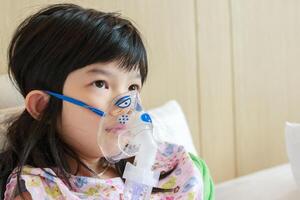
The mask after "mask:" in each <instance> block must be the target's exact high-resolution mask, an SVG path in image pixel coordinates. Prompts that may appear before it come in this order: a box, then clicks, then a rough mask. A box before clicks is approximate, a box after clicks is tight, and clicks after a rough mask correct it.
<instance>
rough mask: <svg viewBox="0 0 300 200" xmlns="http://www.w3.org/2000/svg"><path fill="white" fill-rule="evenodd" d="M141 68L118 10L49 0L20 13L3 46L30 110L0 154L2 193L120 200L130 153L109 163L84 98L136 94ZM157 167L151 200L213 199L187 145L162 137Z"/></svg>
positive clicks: (93, 101) (101, 101) (143, 61)
mask: <svg viewBox="0 0 300 200" xmlns="http://www.w3.org/2000/svg"><path fill="white" fill-rule="evenodd" d="M147 72H148V64H147V55H146V50H145V47H144V45H143V42H142V40H141V37H140V34H139V32H138V30H137V29H136V28H135V27H134V26H133V25H132V23H131V22H129V21H128V20H126V19H123V18H121V17H120V16H119V15H118V14H115V13H104V12H100V11H96V10H93V9H84V8H82V7H80V6H77V5H74V4H55V5H51V6H48V7H46V8H44V9H42V10H40V11H39V12H37V13H36V14H34V15H32V16H30V17H28V18H27V19H25V20H24V21H23V22H22V23H21V24H20V25H19V27H18V28H17V30H16V32H15V34H14V36H13V38H12V41H11V43H10V46H9V75H10V77H11V79H13V80H14V83H15V84H16V86H17V88H18V89H19V91H20V93H21V94H22V95H23V96H24V98H25V107H26V109H25V110H24V111H23V112H22V113H21V115H20V116H18V117H17V118H16V119H14V120H13V121H12V122H11V124H10V126H9V128H8V131H7V143H6V146H5V149H4V151H3V152H2V153H1V154H0V175H1V182H0V185H1V192H0V194H1V198H2V199H122V198H123V197H122V192H123V187H124V185H123V179H122V175H123V171H124V166H125V164H126V162H132V158H129V159H122V160H120V161H119V162H117V163H116V164H114V165H111V164H110V163H109V162H107V161H106V159H105V157H104V156H105V155H104V154H103V152H102V151H101V150H100V148H99V146H98V143H97V136H96V132H95V130H96V129H97V125H98V124H97V121H98V120H99V116H98V115H96V114H95V113H94V112H95V110H91V109H90V108H91V107H89V106H92V107H93V108H101V109H102V110H107V109H108V106H109V105H110V102H111V101H112V99H113V98H115V97H116V96H118V95H120V94H123V93H125V92H128V91H134V92H136V93H139V92H140V90H141V88H142V86H143V84H144V82H145V80H146V77H147ZM63 97H64V98H69V99H72V100H73V102H72V101H70V100H69V101H67V100H66V99H64V98H63ZM74 101H76V102H75V103H74ZM78 102H79V103H78ZM82 102H84V103H85V104H84V106H83V103H82ZM80 103H81V104H80ZM74 104H77V105H74ZM78 104H80V105H81V106H78ZM86 105H89V106H86ZM82 106H83V107H82ZM86 108H88V109H86ZM91 111H94V112H91ZM100 120H101V119H100ZM112 129H114V128H110V130H112ZM105 130H107V129H105ZM100 140H101V138H100ZM108 145H110V144H109V142H108ZM155 166H156V169H157V170H159V171H160V172H161V174H160V180H159V184H158V187H156V188H154V189H153V191H152V195H151V198H152V199H213V198H214V193H213V183H212V180H211V178H210V175H209V173H208V169H207V167H206V165H205V163H204V162H203V161H202V160H200V159H198V158H197V157H195V156H193V155H191V154H188V153H187V152H186V151H185V150H184V148H183V147H181V146H177V145H173V144H167V143H162V144H160V145H159V151H158V153H157V156H156V163H155Z"/></svg>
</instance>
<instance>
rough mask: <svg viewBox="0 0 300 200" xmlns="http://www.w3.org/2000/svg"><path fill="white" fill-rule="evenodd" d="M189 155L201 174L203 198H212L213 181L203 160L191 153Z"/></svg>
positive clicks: (208, 199) (206, 199)
mask: <svg viewBox="0 0 300 200" xmlns="http://www.w3.org/2000/svg"><path fill="white" fill-rule="evenodd" d="M189 156H190V157H191V159H192V161H193V163H194V164H195V165H196V167H197V168H198V169H199V170H200V172H201V174H202V177H203V185H204V199H205V200H212V199H214V196H215V195H214V193H215V192H214V183H213V179H212V177H211V175H210V172H209V169H208V167H207V165H206V163H205V161H204V160H202V159H201V158H199V157H198V156H196V155H194V154H192V153H189Z"/></svg>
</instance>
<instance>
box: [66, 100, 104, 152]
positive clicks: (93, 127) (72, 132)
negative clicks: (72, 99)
mask: <svg viewBox="0 0 300 200" xmlns="http://www.w3.org/2000/svg"><path fill="white" fill-rule="evenodd" d="M100 120H101V118H100V117H98V116H97V115H95V114H94V113H92V112H91V111H89V110H87V109H85V108H82V107H79V106H76V105H72V104H70V103H65V102H64V103H63V109H62V117H61V134H62V138H63V139H64V141H65V142H66V143H67V144H69V145H71V146H72V147H73V148H74V150H75V151H76V152H80V153H81V154H84V155H89V156H101V153H100V149H99V147H98V143H97V132H98V128H99V123H100Z"/></svg>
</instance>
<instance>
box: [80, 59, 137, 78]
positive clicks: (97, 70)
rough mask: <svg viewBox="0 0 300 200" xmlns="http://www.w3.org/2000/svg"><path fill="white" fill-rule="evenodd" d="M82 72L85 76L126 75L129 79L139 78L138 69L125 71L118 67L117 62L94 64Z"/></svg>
mask: <svg viewBox="0 0 300 200" xmlns="http://www.w3.org/2000/svg"><path fill="white" fill-rule="evenodd" d="M82 72H83V73H84V74H87V75H97V74H99V75H105V76H110V77H113V76H124V75H127V76H129V77H130V78H139V79H140V78H141V75H140V72H139V70H138V69H136V70H131V71H127V70H126V69H123V68H121V67H120V66H119V64H118V63H117V62H109V63H94V64H91V65H88V66H86V67H84V68H83V69H82Z"/></svg>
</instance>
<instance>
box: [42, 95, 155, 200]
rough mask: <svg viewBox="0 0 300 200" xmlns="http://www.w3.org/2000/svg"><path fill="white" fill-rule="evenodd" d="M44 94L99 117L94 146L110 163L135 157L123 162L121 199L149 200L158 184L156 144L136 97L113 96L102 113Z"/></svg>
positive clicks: (146, 116)
mask: <svg viewBox="0 0 300 200" xmlns="http://www.w3.org/2000/svg"><path fill="white" fill-rule="evenodd" d="M46 92H47V93H48V94H50V95H52V96H55V97H57V98H60V99H62V100H65V101H68V102H70V103H73V104H76V105H79V106H82V107H85V108H87V109H89V110H91V111H92V112H94V113H96V114H97V115H98V116H100V117H101V119H100V120H99V121H100V123H99V128H98V131H97V143H98V145H99V148H100V149H101V152H102V154H103V156H104V157H105V158H106V160H107V161H108V162H110V163H116V162H118V161H120V160H121V159H126V158H129V157H133V156H134V157H135V160H134V163H133V164H131V163H130V162H127V164H126V167H125V170H124V173H123V178H125V179H126V181H125V187H124V199H128V200H129V199H130V200H140V199H145V200H146V199H150V194H151V191H152V188H153V187H155V186H156V185H157V183H158V179H159V172H157V171H153V170H152V167H153V164H154V162H155V157H156V153H157V148H158V143H157V140H156V139H155V137H154V135H153V124H152V120H151V117H150V116H149V114H148V113H146V112H145V111H144V110H143V108H142V105H141V100H140V97H139V93H138V92H137V91H130V92H128V93H125V94H122V95H120V96H117V97H116V98H115V99H113V101H112V103H111V105H110V106H109V107H108V109H106V110H105V111H103V110H101V109H99V108H95V107H91V106H89V105H87V104H85V103H84V102H82V101H79V100H76V99H74V98H71V97H67V96H64V95H60V94H57V93H53V92H50V91H46Z"/></svg>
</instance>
